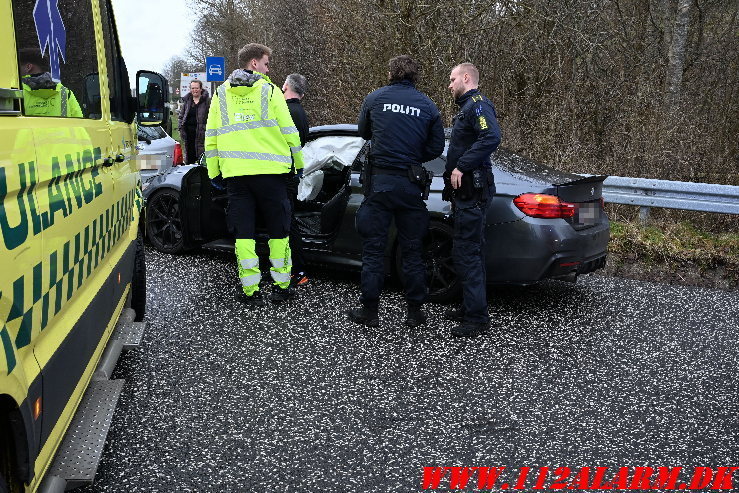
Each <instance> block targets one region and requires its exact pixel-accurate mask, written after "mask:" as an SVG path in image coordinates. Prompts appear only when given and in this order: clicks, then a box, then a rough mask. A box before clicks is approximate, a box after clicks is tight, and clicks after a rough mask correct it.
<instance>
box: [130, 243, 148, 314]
mask: <svg viewBox="0 0 739 493" xmlns="http://www.w3.org/2000/svg"><path fill="white" fill-rule="evenodd" d="M145 258H146V257H145V255H144V240H143V239H142V238H141V237H139V238H137V239H136V254H135V256H134V260H133V279H132V280H131V308H133V310H134V311H135V312H136V318H134V321H136V322H141V321H142V320H143V319H144V314H145V313H146V260H145Z"/></svg>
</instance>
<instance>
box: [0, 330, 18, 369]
mask: <svg viewBox="0 0 739 493" xmlns="http://www.w3.org/2000/svg"><path fill="white" fill-rule="evenodd" d="M0 340H2V343H3V348H4V349H5V361H7V363H8V370H7V371H8V373H7V374H8V375H10V373H11V372H12V371H13V369H14V368H15V364H16V363H15V353H14V352H13V343H12V342H11V340H10V333H9V332H8V328H7V327H3V330H1V331H0Z"/></svg>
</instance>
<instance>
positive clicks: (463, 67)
mask: <svg viewBox="0 0 739 493" xmlns="http://www.w3.org/2000/svg"><path fill="white" fill-rule="evenodd" d="M452 70H458V72H457V73H458V74H459V75H460V76H464V74H468V75H469V76H470V82H472V84H474V85H475V86H477V85H478V84H479V83H480V71H479V70H477V67H475V66H474V65H473V64H471V63H470V62H464V63H460V64H459V65H457V66H456V67H454V69H452Z"/></svg>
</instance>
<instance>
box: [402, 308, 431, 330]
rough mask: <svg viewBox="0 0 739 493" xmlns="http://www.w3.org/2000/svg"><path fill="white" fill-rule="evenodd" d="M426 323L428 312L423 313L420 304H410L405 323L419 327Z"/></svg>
mask: <svg viewBox="0 0 739 493" xmlns="http://www.w3.org/2000/svg"><path fill="white" fill-rule="evenodd" d="M425 323H426V314H425V313H423V310H421V307H420V306H409V307H408V313H407V314H406V317H405V324H406V325H407V326H408V327H418V326H419V325H423V324H425Z"/></svg>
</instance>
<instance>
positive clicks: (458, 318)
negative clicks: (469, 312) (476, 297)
mask: <svg viewBox="0 0 739 493" xmlns="http://www.w3.org/2000/svg"><path fill="white" fill-rule="evenodd" d="M444 318H445V319H447V320H451V321H453V322H460V323H461V322H464V308H454V309H452V310H447V311H445V312H444Z"/></svg>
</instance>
